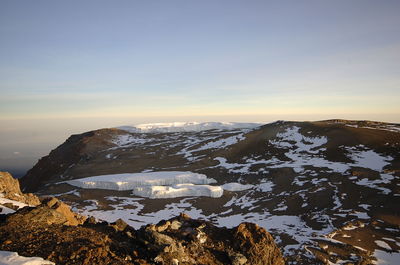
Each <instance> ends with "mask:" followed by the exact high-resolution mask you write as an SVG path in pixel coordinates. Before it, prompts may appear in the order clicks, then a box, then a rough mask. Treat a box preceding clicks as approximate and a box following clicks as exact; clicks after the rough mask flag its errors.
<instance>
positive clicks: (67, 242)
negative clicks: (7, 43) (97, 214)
mask: <svg viewBox="0 0 400 265" xmlns="http://www.w3.org/2000/svg"><path fill="white" fill-rule="evenodd" d="M71 213H72V212H71V211H70V210H69V208H68V207H67V206H66V205H64V204H63V203H61V202H59V201H58V200H56V199H47V200H45V201H44V202H43V203H42V204H41V205H39V206H38V207H36V208H32V207H25V208H23V209H20V210H18V211H17V212H16V213H14V214H10V215H8V216H7V218H6V220H3V221H1V220H0V249H2V250H7V251H16V252H18V253H19V254H20V255H25V256H39V257H43V258H45V259H47V260H50V261H53V262H55V263H56V264H168V265H169V264H173V265H174V264H233V265H243V264H276V265H280V264H284V259H283V257H282V254H281V252H280V250H279V249H278V248H277V246H276V245H275V242H274V240H273V238H272V236H271V235H270V234H269V233H268V232H267V231H266V230H265V229H263V228H260V227H259V226H257V225H255V224H251V223H243V224H241V225H239V226H238V227H236V228H233V229H227V228H220V227H216V226H214V225H212V224H211V223H209V222H206V221H204V220H194V219H191V218H190V217H189V216H187V215H185V214H181V215H180V216H178V217H176V218H173V219H170V220H167V221H162V222H160V223H158V224H157V225H147V226H144V227H142V228H141V229H139V230H135V229H133V228H132V227H130V226H129V225H128V224H126V223H125V222H124V221H123V220H117V221H116V222H115V223H112V224H108V223H106V222H97V221H96V220H95V219H94V218H88V219H87V220H86V221H85V222H84V223H82V222H83V219H79V218H78V217H77V216H76V215H74V216H72V215H71ZM76 223H78V225H76V226H73V224H76Z"/></svg>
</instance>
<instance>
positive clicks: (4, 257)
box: [0, 251, 55, 265]
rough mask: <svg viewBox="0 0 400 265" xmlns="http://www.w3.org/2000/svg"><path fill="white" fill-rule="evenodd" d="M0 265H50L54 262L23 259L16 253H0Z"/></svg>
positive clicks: (29, 258) (31, 258)
mask: <svg viewBox="0 0 400 265" xmlns="http://www.w3.org/2000/svg"><path fill="white" fill-rule="evenodd" d="M0 264H1V265H51V264H55V263H54V262H51V261H48V260H44V259H43V258H39V257H23V256H20V255H18V253H17V252H10V251H0Z"/></svg>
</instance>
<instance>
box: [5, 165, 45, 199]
mask: <svg viewBox="0 0 400 265" xmlns="http://www.w3.org/2000/svg"><path fill="white" fill-rule="evenodd" d="M0 194H2V195H1V196H2V197H4V198H6V199H10V200H14V201H18V202H22V203H26V204H28V205H32V206H36V205H39V204H40V200H39V198H38V197H37V196H36V195H33V194H32V193H26V194H24V193H22V192H21V189H20V186H19V181H18V180H17V179H14V178H13V177H12V176H11V175H10V174H9V173H8V172H0Z"/></svg>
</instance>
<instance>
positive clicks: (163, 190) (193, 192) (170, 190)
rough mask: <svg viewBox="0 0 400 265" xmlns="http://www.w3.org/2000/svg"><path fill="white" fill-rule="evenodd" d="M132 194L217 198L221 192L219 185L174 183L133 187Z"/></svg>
mask: <svg viewBox="0 0 400 265" xmlns="http://www.w3.org/2000/svg"><path fill="white" fill-rule="evenodd" d="M132 194H133V195H136V196H140V197H146V198H151V199H162V198H177V197H194V196H196V197H197V196H207V197H212V198H219V197H221V196H222V194H223V189H222V188H221V186H211V185H195V184H176V185H173V186H142V187H135V188H134V189H133V190H132Z"/></svg>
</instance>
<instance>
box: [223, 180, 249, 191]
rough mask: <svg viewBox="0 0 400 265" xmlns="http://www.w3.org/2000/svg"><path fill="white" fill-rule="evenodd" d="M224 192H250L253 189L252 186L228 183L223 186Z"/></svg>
mask: <svg viewBox="0 0 400 265" xmlns="http://www.w3.org/2000/svg"><path fill="white" fill-rule="evenodd" d="M221 187H222V188H223V189H224V190H227V191H243V190H248V189H251V188H252V187H253V185H251V184H245V185H244V184H240V183H237V182H232V183H226V184H224V185H222V186H221Z"/></svg>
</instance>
